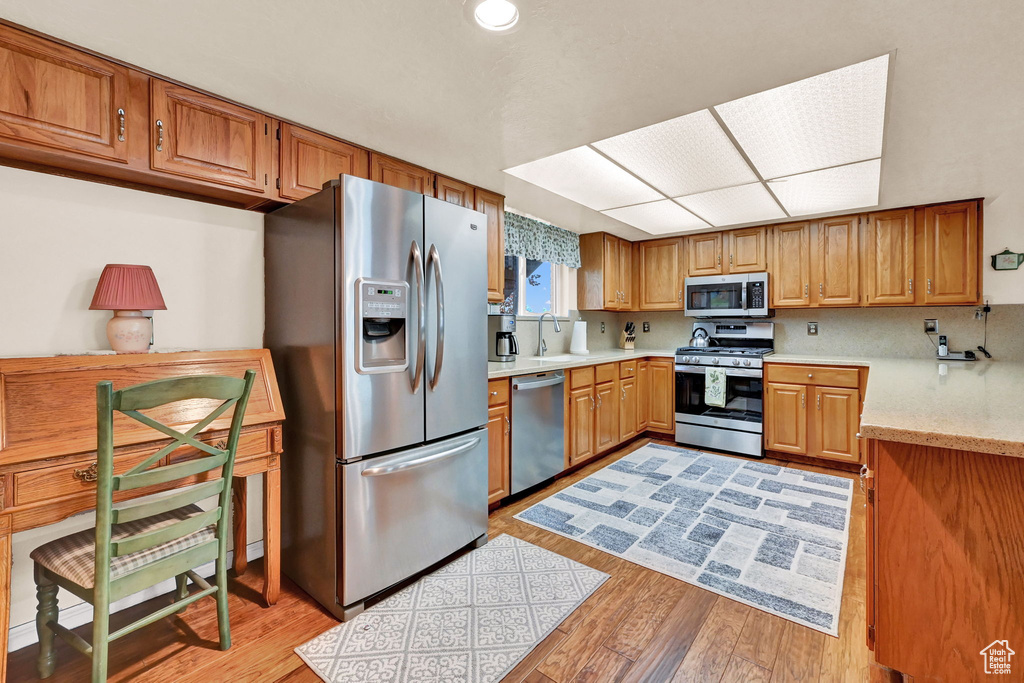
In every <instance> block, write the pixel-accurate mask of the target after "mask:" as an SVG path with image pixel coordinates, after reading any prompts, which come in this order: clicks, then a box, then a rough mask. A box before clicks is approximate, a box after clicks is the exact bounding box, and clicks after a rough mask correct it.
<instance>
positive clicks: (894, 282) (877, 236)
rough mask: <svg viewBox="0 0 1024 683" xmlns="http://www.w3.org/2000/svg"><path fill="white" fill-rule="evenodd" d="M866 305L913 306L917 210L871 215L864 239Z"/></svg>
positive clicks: (882, 212)
mask: <svg viewBox="0 0 1024 683" xmlns="http://www.w3.org/2000/svg"><path fill="white" fill-rule="evenodd" d="M862 245H863V250H862V258H863V261H862V263H863V268H864V303H865V304H867V305H868V306H891V305H904V306H909V305H912V304H913V303H914V261H915V259H914V209H896V210H894V211H876V212H874V213H869V214H868V216H867V223H866V225H865V226H864V232H863V237H862Z"/></svg>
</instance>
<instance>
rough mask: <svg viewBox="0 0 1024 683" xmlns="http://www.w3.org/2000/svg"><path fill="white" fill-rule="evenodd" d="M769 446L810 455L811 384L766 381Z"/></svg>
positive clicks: (774, 449)
mask: <svg viewBox="0 0 1024 683" xmlns="http://www.w3.org/2000/svg"><path fill="white" fill-rule="evenodd" d="M764 393H765V448H766V449H768V450H770V451H781V452H783V453H793V454H795V455H807V387H806V386H804V385H800V384H783V383H781V382H768V383H766V384H765V388H764Z"/></svg>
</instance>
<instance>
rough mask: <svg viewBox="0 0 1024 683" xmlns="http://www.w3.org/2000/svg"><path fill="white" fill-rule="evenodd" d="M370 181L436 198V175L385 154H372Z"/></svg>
mask: <svg viewBox="0 0 1024 683" xmlns="http://www.w3.org/2000/svg"><path fill="white" fill-rule="evenodd" d="M370 180H375V181H377V182H378V183H384V184H385V185H393V186H394V187H400V188H402V189H403V190H409V191H410V192H419V193H420V194H425V195H427V196H428V197H433V196H434V174H433V173H431V172H430V171H428V170H427V169H425V168H420V167H419V166H413V165H412V164H407V163H405V162H404V161H399V160H398V159H392V158H391V157H386V156H384V155H383V154H370Z"/></svg>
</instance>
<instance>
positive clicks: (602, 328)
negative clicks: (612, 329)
mask: <svg viewBox="0 0 1024 683" xmlns="http://www.w3.org/2000/svg"><path fill="white" fill-rule="evenodd" d="M601 334H604V323H601Z"/></svg>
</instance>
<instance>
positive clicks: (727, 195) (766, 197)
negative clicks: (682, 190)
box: [675, 183, 786, 226]
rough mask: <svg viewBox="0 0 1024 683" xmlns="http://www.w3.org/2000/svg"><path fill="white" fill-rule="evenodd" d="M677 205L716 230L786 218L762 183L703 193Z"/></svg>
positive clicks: (679, 201)
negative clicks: (738, 224)
mask: <svg viewBox="0 0 1024 683" xmlns="http://www.w3.org/2000/svg"><path fill="white" fill-rule="evenodd" d="M675 201H676V202H678V203H679V204H681V205H682V206H684V207H685V208H686V209H688V210H689V211H691V212H693V213H695V214H697V215H698V216H700V217H701V218H703V219H704V220H706V221H708V222H709V223H711V224H712V225H715V226H723V225H735V224H737V223H754V222H756V221H771V220H775V219H777V218H785V217H786V214H785V213H784V212H783V211H782V209H780V208H779V205H778V204H777V203H776V201H775V200H774V199H772V196H771V195H770V194H769V193H768V190H766V189H764V185H762V184H761V183H751V184H749V185H740V186H739V187H726V188H724V189H721V190H712V191H711V192H701V193H700V194H694V195H690V196H689V197H678V198H677V199H676V200H675Z"/></svg>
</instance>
